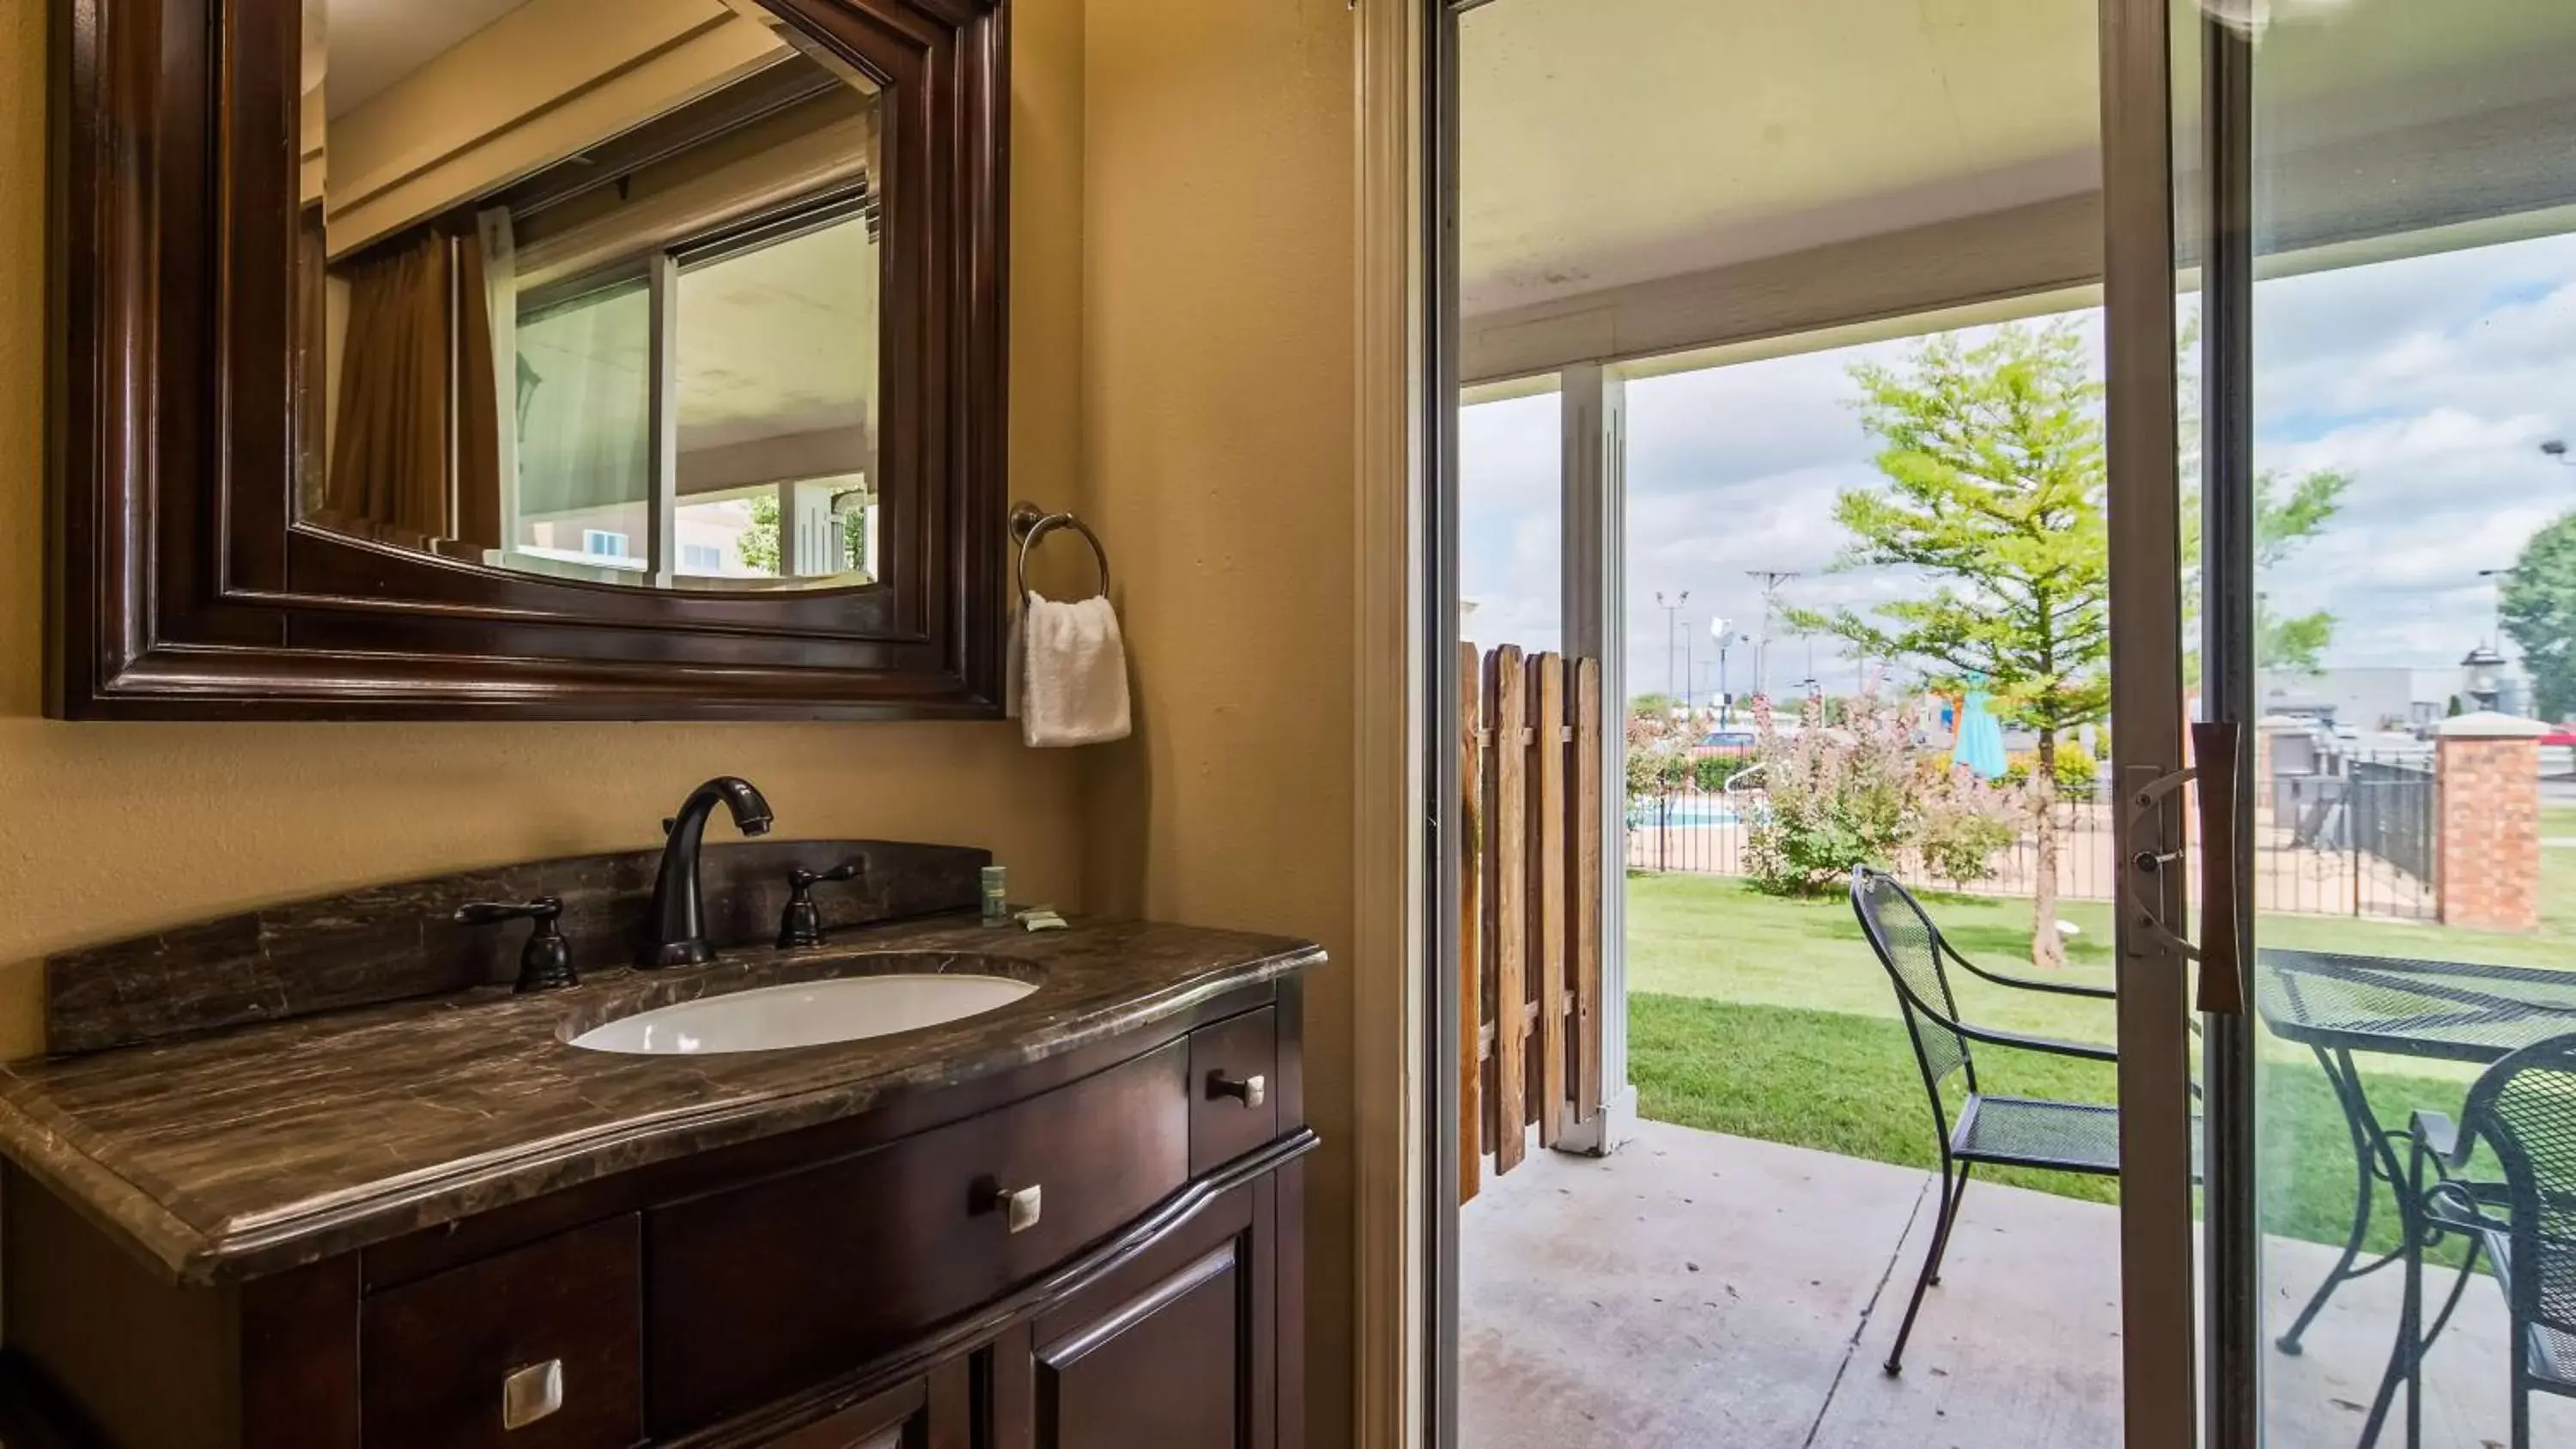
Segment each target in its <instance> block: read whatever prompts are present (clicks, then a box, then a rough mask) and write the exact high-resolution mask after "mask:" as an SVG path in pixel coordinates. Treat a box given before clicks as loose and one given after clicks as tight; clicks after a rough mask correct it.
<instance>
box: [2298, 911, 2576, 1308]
mask: <svg viewBox="0 0 2576 1449" xmlns="http://www.w3.org/2000/svg"><path fill="white" fill-rule="evenodd" d="M2255 964H2256V969H2255V972H2254V1001H2255V1009H2256V1010H2258V1011H2259V1012H2261V1013H2262V1016H2263V1024H2264V1025H2265V1026H2267V1027H2269V1028H2271V1031H2272V1034H2273V1035H2274V1036H2277V1037H2279V1038H2281V1039H2282V1040H2284V1041H2293V1042H2297V1043H2299V1044H2300V1045H2302V1046H2305V1047H2307V1048H2308V1049H2309V1050H2310V1051H2313V1052H2315V1053H2316V1057H2317V1064H2318V1065H2319V1066H2321V1067H2323V1068H2324V1069H2325V1074H2326V1080H2327V1082H2329V1083H2330V1084H2332V1085H2333V1087H2334V1093H2335V1100H2336V1101H2337V1102H2338V1103H2340V1104H2342V1107H2343V1114H2344V1122H2345V1125H2346V1126H2347V1127H2349V1128H2350V1129H2351V1132H2352V1155H2353V1172H2354V1189H2353V1212H2352V1232H2351V1234H2350V1235H2349V1236H2348V1237H2347V1238H2346V1239H2345V1241H2344V1247H2343V1254H2342V1256H2341V1257H2339V1258H2338V1259H2337V1260H2336V1262H2335V1266H2334V1271H2332V1272H2330V1273H2328V1274H2326V1277H2325V1281H2324V1282H2322V1283H2319V1284H2318V1285H2317V1290H2316V1292H2315V1293H2314V1294H2313V1295H2311V1296H2310V1297H2309V1299H2308V1303H2307V1306H2306V1307H2305V1308H2302V1309H2301V1310H2299V1316H2298V1319H2297V1321H2296V1322H2294V1323H2292V1324H2291V1325H2290V1331H2289V1332H2287V1333H2285V1334H2283V1335H2281V1338H2280V1340H2279V1342H2280V1347H2281V1351H2282V1352H2284V1353H2297V1352H2298V1351H2299V1336H2300V1335H2301V1334H2303V1333H2305V1332H2307V1329H2308V1325H2309V1323H2311V1322H2312V1321H2314V1320H2315V1318H2316V1316H2317V1313H2318V1311H2319V1310H2321V1309H2323V1308H2324V1307H2325V1306H2326V1299H2328V1298H2329V1297H2332V1296H2333V1294H2334V1291H2335V1289H2336V1288H2338V1287H2340V1286H2341V1285H2343V1284H2344V1283H2346V1282H2348V1281H2350V1280H2351V1279H2354V1278H2359V1277H2361V1276H2363V1275H2364V1274H2367V1273H2373V1272H2376V1271H2378V1270H2379V1269H2381V1268H2384V1267H2386V1266H2387V1265H2388V1264H2390V1263H2392V1262H2395V1261H2397V1260H2399V1259H2400V1258H2401V1257H2403V1256H2404V1252H2405V1250H2404V1248H2403V1247H2402V1246H2400V1247H2399V1248H2396V1249H2393V1250H2391V1251H2390V1252H2388V1253H2385V1254H2383V1255H2381V1256H2380V1257H2378V1258H2376V1259H2374V1260H2372V1261H2371V1262H2368V1263H2360V1259H2361V1253H2362V1245H2363V1243H2364V1242H2365V1240H2366V1239H2367V1238H2368V1237H2369V1234H2370V1211H2371V1200H2372V1198H2373V1197H2374V1196H2376V1193H2375V1191H2374V1189H2373V1187H2372V1184H2373V1182H2374V1181H2377V1182H2385V1183H2387V1184H2388V1185H2389V1189H2390V1191H2391V1192H2392V1193H2395V1192H2401V1191H2402V1190H2403V1183H2404V1181H2405V1178H2404V1174H2403V1170H2402V1168H2401V1167H2400V1165H2399V1162H2398V1157H2397V1149H2398V1147H2399V1146H2400V1145H2401V1144H2402V1143H2403V1142H2404V1140H2405V1134H2404V1133H2403V1132H2399V1133H2396V1134H2395V1135H2394V1136H2392V1135H2391V1133H2390V1132H2389V1131H2388V1129H2386V1128H2383V1127H2382V1126H2381V1125H2380V1122H2379V1118H2378V1117H2377V1116H2376V1115H2375V1114H2374V1113H2373V1112H2372V1111H2371V1109H2370V1098H2369V1096H2368V1094H2366V1093H2365V1092H2363V1091H2362V1088H2361V1079H2360V1077H2359V1076H2358V1075H2357V1074H2356V1073H2355V1072H2354V1070H2353V1064H2352V1058H2353V1054H2354V1053H2355V1052H2378V1053H2384V1054H2386V1055H2389V1056H2401V1057H2420V1058H2429V1059H2434V1060H2440V1061H2452V1062H2470V1063H2486V1062H2492V1061H2494V1060H2496V1059H2497V1058H2499V1057H2502V1056H2504V1055H2505V1054H2506V1053H2508V1052H2511V1051H2515V1050H2518V1049H2520V1048H2522V1047H2526V1046H2529V1045H2531V1044H2532V1043H2533V1042H2537V1041H2542V1040H2545V1039H2547V1038H2549V1037H2553V1036H2559V1035H2563V1034H2565V1033H2567V1032H2571V1031H2576V972H2571V971H2551V970H2543V969H2538V968H2534V967H2528V966H2478V965H2471V964H2469V963H2466V962H2460V961H2415V960H2407V959H2404V958H2401V957H2393V956H2347V955H2342V954H2339V953H2336V952H2332V951H2283V950H2264V951H2258V952H2256V953H2255ZM2462 1090H2463V1091H2464V1092H2465V1091H2466V1090H2467V1088H2466V1084H2463V1086H2462ZM2440 1105H2443V1106H2446V1107H2447V1106H2449V1105H2450V1104H2448V1103H2444V1104H2440ZM2356 1263H2360V1266H2358V1267H2356V1266H2354V1265H2355V1264H2356Z"/></svg>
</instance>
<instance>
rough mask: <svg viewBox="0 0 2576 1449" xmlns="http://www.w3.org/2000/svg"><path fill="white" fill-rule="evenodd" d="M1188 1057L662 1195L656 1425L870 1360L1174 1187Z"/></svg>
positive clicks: (657, 1215)
mask: <svg viewBox="0 0 2576 1449" xmlns="http://www.w3.org/2000/svg"><path fill="white" fill-rule="evenodd" d="M1189 1059H1190V1043H1189V1042H1187V1041H1176V1042H1172V1043H1170V1044H1169V1045H1167V1046H1164V1047H1161V1048H1158V1049H1156V1050H1155V1051H1152V1052H1149V1053H1147V1054H1146V1055H1144V1056H1141V1057H1138V1058H1136V1059H1134V1060H1132V1061H1129V1062H1126V1063H1124V1064H1122V1065H1120V1066H1116V1067H1112V1068H1110V1069H1109V1070H1107V1071H1105V1072H1101V1073H1099V1074H1098V1075H1096V1076H1092V1077H1087V1078H1085V1079H1083V1080H1082V1081H1079V1082H1075V1083H1073V1084H1071V1085H1069V1086H1065V1087H1060V1088H1058V1089H1056V1090H1055V1091H1052V1092H1049V1093H1047V1094H1045V1095H1044V1096H1039V1097H1033V1098H1030V1099H1029V1100H1027V1101H1024V1102H1019V1103H1015V1104H1013V1105H1012V1106H1009V1107H1004V1108H1001V1109H999V1110H997V1111H993V1112H988V1113H985V1114H984V1115H982V1116H980V1117H972V1118H969V1119H967V1120H966V1121H963V1122H958V1123H954V1124H951V1125H950V1126H946V1127H941V1128H936V1129H934V1130H932V1131H929V1132H924V1133H921V1134H920V1135H918V1136H914V1137H908V1138H905V1139H903V1140H902V1141H900V1142H895V1143H891V1144H889V1145H887V1146H885V1147H881V1148H877V1149H876V1150H874V1151H871V1152H867V1153H863V1154H861V1155H859V1156H857V1157H851V1158H845V1159H843V1160H841V1161H838V1162H832V1163H827V1164H824V1165H822V1166H819V1167H813V1168H808V1169H806V1170H804V1171H801V1172H796V1173H791V1174H789V1175H787V1176H784V1177H777V1178H772V1179H769V1180H768V1181H765V1182H760V1183H754V1184H752V1185H751V1186H749V1187H744V1188H738V1189H735V1190H733V1191H730V1192H724V1193H717V1194H713V1195H711V1196H707V1197H702V1198H698V1199H695V1200H693V1201H689V1202H684V1203H677V1204H674V1205H672V1206H669V1207H666V1208H660V1209H656V1210H654V1211H653V1212H651V1213H650V1214H649V1215H648V1217H647V1219H646V1225H645V1281H646V1295H645V1300H646V1302H647V1303H649V1304H650V1305H651V1308H650V1322H649V1324H648V1325H647V1328H646V1344H647V1348H646V1354H647V1360H648V1362H649V1363H650V1365H651V1373H650V1380H649V1381H650V1385H651V1387H650V1389H649V1391H648V1395H647V1397H648V1415H647V1417H648V1419H649V1421H650V1423H651V1426H652V1428H653V1431H654V1432H655V1433H656V1434H657V1435H661V1434H669V1433H674V1432H678V1431H680V1430H684V1429H688V1428H693V1427H696V1426H698V1425H701V1424H705V1423H708V1422H711V1421H712V1420H714V1419H716V1418H718V1417H720V1416H722V1415H723V1414H725V1413H728V1412H732V1411H735V1410H738V1409H743V1408H747V1407H750V1406H752V1405H754V1404H758V1403H761V1402H764V1401H766V1400H768V1399H772V1398H775V1397H777V1396H779V1395H781V1394H784V1393H787V1392H790V1391H792V1390H794V1389H796V1388H799V1387H801V1386H803V1385H805V1384H808V1383H812V1382H815V1381H817V1380H820V1379H823V1378H827V1377H829V1376H831V1375H832V1374H834V1373H837V1372H841V1371H844V1370H848V1369H852V1368H856V1367H858V1366H860V1365H861V1364H864V1363H866V1362H867V1361H868V1360H869V1359H871V1358H873V1357H875V1356H876V1355H879V1354H882V1353H885V1352H888V1351H890V1350H893V1349H895V1348H898V1347H900V1346H901V1345H902V1344H904V1343H906V1342H909V1341H912V1340H915V1339H918V1338H919V1337H920V1333H921V1329H922V1327H923V1325H926V1324H934V1323H938V1322H941V1321H943V1320H945V1319H948V1318H951V1317H954V1316H955V1315H957V1314H959V1313H963V1312H965V1311H966V1310H967V1309H970V1308H972V1307H974V1306H975V1305H977V1304H979V1303H983V1302H985V1301H987V1300H989V1299H992V1298H995V1297H998V1296H1000V1295H1001V1294H1003V1293H1004V1292H1005V1291H1007V1290H1008V1289H1010V1288H1011V1287H1012V1286H1014V1285H1016V1284H1019V1283H1022V1282H1025V1281H1026V1280H1028V1279H1030V1278H1033V1277H1036V1276H1038V1275H1039V1274H1040V1273H1043V1272H1044V1271H1045V1270H1047V1269H1048V1268H1050V1267H1053V1266H1054V1265H1055V1264H1057V1263H1059V1262H1061V1261H1063V1260H1064V1259H1066V1258H1068V1257H1071V1256H1072V1255H1073V1254H1075V1253H1076V1252H1078V1251H1080V1250H1081V1249H1083V1248H1085V1247H1087V1246H1089V1245H1090V1244H1091V1243H1093V1242H1095V1241H1097V1240H1098V1239H1100V1238H1102V1237H1105V1236H1107V1235H1108V1234H1109V1233H1110V1232H1111V1231H1112V1230H1114V1229H1116V1228H1118V1227H1120V1226H1122V1225H1123V1224H1125V1223H1127V1222H1128V1221H1129V1220H1131V1219H1133V1218H1135V1217H1137V1216H1139V1215H1141V1214H1142V1213H1143V1212H1144V1211H1145V1210H1146V1209H1147V1208H1149V1207H1151V1206H1153V1205H1154V1204H1155V1203H1156V1202H1158V1201H1160V1200H1161V1199H1163V1198H1164V1197H1166V1196H1169V1195H1170V1194H1171V1193H1173V1192H1175V1191H1177V1190H1178V1189H1179V1188H1180V1186H1181V1184H1182V1183H1183V1182H1184V1181H1186V1180H1187V1178H1188V1176H1189V1160H1190V1110H1189V1093H1188V1089H1187V1080H1188V1077H1187V1074H1188V1070H1189V1064H1190V1062H1189ZM1005 1193H1018V1194H1021V1196H1020V1197H1019V1198H1018V1201H1017V1203H1016V1205H1014V1204H1010V1203H1006V1202H1005V1201H1004V1200H1003V1198H1002V1196H1001V1195H1002V1194H1005Z"/></svg>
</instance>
